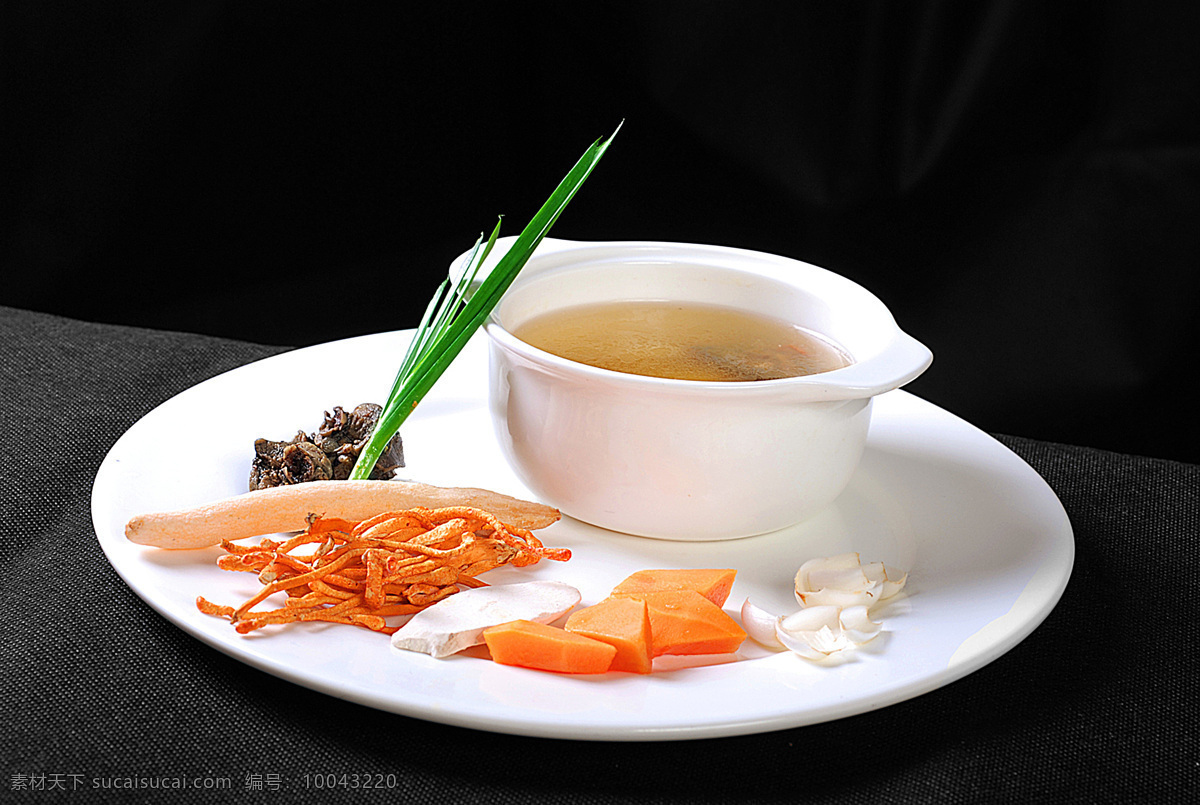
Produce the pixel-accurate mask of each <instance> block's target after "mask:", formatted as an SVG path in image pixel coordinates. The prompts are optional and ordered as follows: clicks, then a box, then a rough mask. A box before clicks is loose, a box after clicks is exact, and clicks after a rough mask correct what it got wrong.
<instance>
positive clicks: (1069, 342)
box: [0, 2, 1200, 461]
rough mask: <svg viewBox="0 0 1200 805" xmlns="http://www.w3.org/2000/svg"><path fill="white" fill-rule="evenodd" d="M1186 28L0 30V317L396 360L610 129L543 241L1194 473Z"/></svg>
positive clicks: (979, 407)
mask: <svg viewBox="0 0 1200 805" xmlns="http://www.w3.org/2000/svg"><path fill="white" fill-rule="evenodd" d="M135 8H137V10H134V9H135ZM318 8H319V9H320V10H317V9H318ZM1195 9H1196V7H1195V6H1194V5H1190V4H1187V5H1185V4H1167V5H1166V6H1162V5H1156V6H1154V7H1149V6H1146V5H1143V4H1132V3H1131V4H1123V3H1103V2H1101V3H1053V4H1050V3H1039V2H995V3H977V4H956V3H936V2H921V3H885V2H879V3H812V4H791V3H788V4H784V3H777V4H756V3H745V2H742V3H737V4H734V3H724V4H716V3H711V4H709V3H683V2H669V3H668V2H658V3H653V4H641V3H592V4H575V3H557V4H549V3H547V4H529V3H515V2H514V3H505V4H478V5H477V4H474V3H438V4H409V3H404V4H387V5H382V6H378V7H376V6H370V5H362V4H353V5H347V6H338V7H337V8H336V9H334V8H333V7H316V6H310V5H305V4H292V3H288V4H270V3H253V4H247V3H211V4H192V5H189V4H156V5H146V6H145V7H134V6H128V5H122V6H120V7H117V8H115V9H114V7H113V6H110V5H107V4H105V5H103V6H101V5H95V4H64V5H62V6H56V5H54V4H27V5H23V6H12V5H8V6H6V7H5V10H4V12H3V19H2V22H3V25H2V26H0V37H2V39H0V60H2V62H0V63H2V65H3V68H2V69H3V79H4V80H3V83H2V85H0V91H2V92H3V98H2V100H3V109H4V118H5V123H4V125H3V127H2V129H3V132H4V136H5V137H6V138H7V139H9V142H8V144H7V145H6V146H5V147H4V148H3V152H2V153H3V156H2V162H0V165H2V166H3V172H4V174H3V175H2V176H0V179H2V180H3V183H4V186H5V191H4V192H3V194H2V195H0V205H2V206H0V271H2V272H3V281H2V282H0V304H5V305H9V306H12V307H19V308H28V309H32V310H39V311H46V312H53V313H58V314H62V315H66V316H70V317H74V318H80V319H85V320H90V321H97V322H113V323H124V324H133V325H139V326H146V327H153V328H162V329H171V330H181V331H189V332H197V333H207V334H216V335H223V336H228V337H232V338H238V339H245V340H250V341H256V342H260V343H266V344H284V345H296V346H300V345H307V344H312V343H317V342H322V341H327V340H331V339H336V338H341V337H346V336H351V335H357V334H362V333H370V332H377V331H380V330H389V329H397V328H402V327H411V326H413V325H415V323H416V321H417V319H418V317H419V314H420V311H421V309H423V307H424V305H425V302H426V301H427V299H428V297H429V295H430V293H431V291H432V289H433V285H434V284H435V282H436V280H437V279H439V278H440V277H441V276H443V275H444V274H445V271H446V269H447V267H448V265H449V263H450V261H451V260H452V259H453V258H454V257H455V256H456V255H457V254H459V253H460V252H462V251H463V250H464V249H466V248H467V247H468V246H469V245H470V244H471V242H472V241H473V240H474V238H475V237H476V235H477V234H479V232H480V231H481V230H484V229H490V228H491V226H492V225H493V224H494V222H495V220H496V216H497V215H499V214H503V215H504V216H505V219H504V220H505V223H506V226H505V233H506V234H516V233H517V232H518V231H519V230H520V228H521V227H522V226H523V225H524V223H525V222H526V221H527V220H528V218H529V216H531V215H532V214H533V212H534V211H535V210H536V208H537V207H538V206H539V204H540V203H541V201H542V200H543V199H544V198H545V196H546V195H548V193H549V192H550V190H551V189H552V188H553V187H554V185H555V184H556V183H557V181H558V180H559V179H560V178H561V176H562V175H563V174H564V173H565V172H566V170H567V168H568V167H569V166H570V165H571V164H572V163H573V161H574V160H575V159H576V158H577V157H578V156H579V155H580V154H581V153H582V152H583V150H584V148H585V147H586V146H587V145H588V144H589V143H590V142H591V141H593V140H595V139H596V138H598V137H600V136H603V135H606V134H608V133H609V132H611V131H612V130H613V129H614V128H615V127H616V125H617V123H618V122H620V121H621V120H624V121H625V124H624V127H623V128H622V130H621V133H620V135H619V137H618V138H617V140H616V142H615V143H614V145H613V147H612V148H611V149H610V150H609V152H608V155H607V156H606V157H605V159H604V161H603V162H602V163H601V165H600V167H599V168H598V169H597V170H596V172H595V173H594V174H593V176H592V178H591V179H589V180H588V183H587V185H586V186H585V187H584V189H583V190H582V191H581V192H580V194H579V195H578V196H577V197H576V199H575V201H574V202H572V205H571V207H570V208H569V209H568V210H567V212H566V213H565V214H564V215H563V217H562V219H561V220H560V221H559V223H558V224H557V225H556V227H555V229H554V232H553V234H554V236H557V237H563V238H573V239H582V240H605V239H639V240H640V239H644V240H675V241H698V242H706V243H717V244H722V245H731V246H739V247H744V248H750V249H759V250H764V251H770V252H776V253H780V254H784V255H787V256H789V257H794V258H797V259H801V260H805V261H808V262H812V263H816V264H818V265H821V266H824V267H826V268H829V269H832V270H834V271H837V272H839V273H842V274H845V275H847V276H849V277H851V278H852V279H855V280H857V281H859V282H861V283H863V284H864V285H866V286H867V287H868V288H870V289H871V290H873V291H875V292H876V293H877V294H878V295H879V296H880V297H881V298H882V299H883V300H884V301H885V302H886V303H887V304H888V305H889V306H890V307H891V308H892V310H893V312H894V313H895V315H896V317H897V319H898V320H899V322H900V324H901V325H902V326H903V327H904V328H905V329H906V330H908V331H909V332H911V333H912V334H913V335H915V336H916V337H917V338H919V339H921V340H922V341H924V342H925V343H926V344H928V345H929V346H930V347H931V348H932V349H933V351H934V354H935V356H936V357H935V362H934V365H933V367H932V368H931V369H930V371H929V372H928V373H927V374H926V375H925V376H924V377H922V378H921V379H919V380H918V381H916V382H915V383H913V384H912V386H911V387H910V390H912V391H913V392H915V393H917V394H919V395H921V396H923V397H925V398H926V399H929V400H931V401H933V402H935V403H937V404H939V405H942V406H943V407H946V408H948V409H949V410H951V411H953V412H955V413H957V414H959V415H961V416H963V417H964V418H966V419H968V420H970V421H972V422H973V423H975V424H977V425H979V426H980V427H982V428H984V429H986V430H989V431H994V432H997V431H998V432H1005V433H1012V434H1019V435H1021V436H1027V437H1032V438H1037V439H1044V440H1049V441H1059V442H1069V443H1077V444H1086V445H1090V446H1094V447H1101V448H1106V449H1112V450H1119V451H1122V452H1130V453H1138V454H1145V455H1153V456H1160V457H1167V458H1177V459H1183V460H1186V461H1196V460H1197V456H1198V455H1200V450H1198V441H1197V436H1196V430H1197V429H1196V428H1195V427H1194V425H1193V424H1192V423H1191V421H1190V417H1191V415H1192V413H1193V412H1194V407H1195V400H1194V395H1193V394H1192V392H1194V390H1195V387H1196V384H1195V382H1194V380H1191V379H1190V378H1192V377H1194V374H1195V359H1194V353H1195V345H1196V336H1197V329H1198V328H1197V325H1196V314H1195V309H1196V305H1197V302H1198V301H1200V280H1198V279H1197V268H1198V267H1200V237H1198V236H1197V234H1196V231H1197V222H1198V220H1200V126H1198V124H1197V121H1198V119H1200V115H1197V105H1198V101H1197V98H1198V97H1200V47H1197V45H1196V42H1197V41H1200V38H1198V36H1197V35H1198V34H1200V25H1198V24H1197V23H1198V22H1200V20H1198V14H1197V11H1196V10H1195ZM393 370H394V367H381V371H384V372H388V373H390V372H391V371H393Z"/></svg>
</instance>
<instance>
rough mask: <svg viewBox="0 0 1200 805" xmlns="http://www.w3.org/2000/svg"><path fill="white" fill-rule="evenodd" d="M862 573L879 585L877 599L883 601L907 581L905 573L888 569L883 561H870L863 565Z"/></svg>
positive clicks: (901, 587)
mask: <svg viewBox="0 0 1200 805" xmlns="http://www.w3.org/2000/svg"><path fill="white" fill-rule="evenodd" d="M863 573H864V574H865V575H866V576H867V578H869V579H870V580H871V581H872V582H874V583H876V584H878V585H879V597H878V599H877V600H879V601H884V600H886V599H888V598H891V597H892V596H893V595H895V594H896V593H898V592H900V590H902V589H903V588H904V583H905V582H906V581H908V574H907V573H899V572H898V571H895V570H890V571H889V570H888V568H887V566H886V565H884V564H883V562H872V563H871V564H869V565H865V566H864V567H863Z"/></svg>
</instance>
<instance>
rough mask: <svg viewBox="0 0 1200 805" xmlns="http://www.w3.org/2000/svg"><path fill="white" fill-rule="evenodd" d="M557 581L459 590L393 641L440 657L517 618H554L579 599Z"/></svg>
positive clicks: (423, 613)
mask: <svg viewBox="0 0 1200 805" xmlns="http://www.w3.org/2000/svg"><path fill="white" fill-rule="evenodd" d="M579 598H580V595H579V590H577V589H575V588H574V587H572V586H571V585H569V584H564V583H562V582H559V581H527V582H522V583H519V584H497V585H493V586H490V587H476V588H473V589H470V590H463V591H462V592H459V593H455V594H454V595H452V596H450V597H449V598H445V599H442V600H441V601H438V602H437V603H436V604H434V605H433V606H431V607H429V608H428V609H423V610H421V611H420V612H418V613H417V614H416V615H413V616H412V618H411V619H410V620H409V621H408V622H407V623H405V624H404V625H403V626H401V627H400V629H399V630H398V631H397V632H396V633H395V634H393V635H392V645H393V646H395V647H396V648H400V649H406V650H408V651H419V652H423V653H425V654H429V655H430V656H432V657H437V658H439V659H441V658H443V657H449V656H450V655H451V654H457V653H458V652H460V651H462V650H463V649H466V648H470V647H471V646H478V645H480V644H481V643H483V642H484V640H483V632H484V630H485V629H489V628H491V627H493V626H499V625H500V624H502V623H508V622H509V621H516V620H528V621H535V622H537V623H550V622H551V621H554V620H556V619H557V618H559V617H561V616H562V615H564V614H566V612H567V611H568V610H570V609H571V608H572V607H574V606H575V605H576V604H578V603H579Z"/></svg>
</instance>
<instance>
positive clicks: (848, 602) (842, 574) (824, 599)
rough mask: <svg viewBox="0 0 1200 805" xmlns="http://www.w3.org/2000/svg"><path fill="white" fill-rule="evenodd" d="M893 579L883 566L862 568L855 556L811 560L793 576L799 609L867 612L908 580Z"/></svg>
mask: <svg viewBox="0 0 1200 805" xmlns="http://www.w3.org/2000/svg"><path fill="white" fill-rule="evenodd" d="M892 575H897V574H895V571H891V572H889V570H888V568H887V567H885V566H884V564H883V562H873V563H871V564H869V565H866V566H864V565H863V564H862V560H861V559H860V557H859V555H858V554H857V553H842V554H838V555H837V556H828V557H823V558H819V559H810V560H808V561H807V562H805V563H804V564H802V565H801V566H800V570H799V571H798V572H797V573H796V600H797V601H798V602H799V603H800V606H802V607H812V606H837V607H852V606H866V607H868V608H870V607H873V606H875V605H876V604H878V603H879V602H880V601H883V600H885V599H888V598H891V597H892V596H893V595H895V594H896V593H898V592H900V589H901V588H902V587H903V586H904V582H905V580H906V579H907V578H908V574H903V575H899V576H898V578H895V579H893V578H892Z"/></svg>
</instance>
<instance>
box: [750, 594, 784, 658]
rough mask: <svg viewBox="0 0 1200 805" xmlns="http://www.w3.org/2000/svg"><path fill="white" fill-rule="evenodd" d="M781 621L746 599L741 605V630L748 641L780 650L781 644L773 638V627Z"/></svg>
mask: <svg viewBox="0 0 1200 805" xmlns="http://www.w3.org/2000/svg"><path fill="white" fill-rule="evenodd" d="M780 620H782V618H780V616H778V615H772V614H771V613H770V612H767V611H766V610H765V609H762V608H761V607H758V606H755V605H754V604H752V603H750V599H749V598H747V599H746V601H745V602H744V603H743V604H742V628H743V629H745V630H746V634H747V635H749V637H750V639H751V640H753V641H755V642H757V643H761V644H763V645H764V646H766V647H767V648H775V649H781V648H783V644H782V643H780V642H779V638H777V637H776V636H775V625H776V624H778V623H779V621H780Z"/></svg>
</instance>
